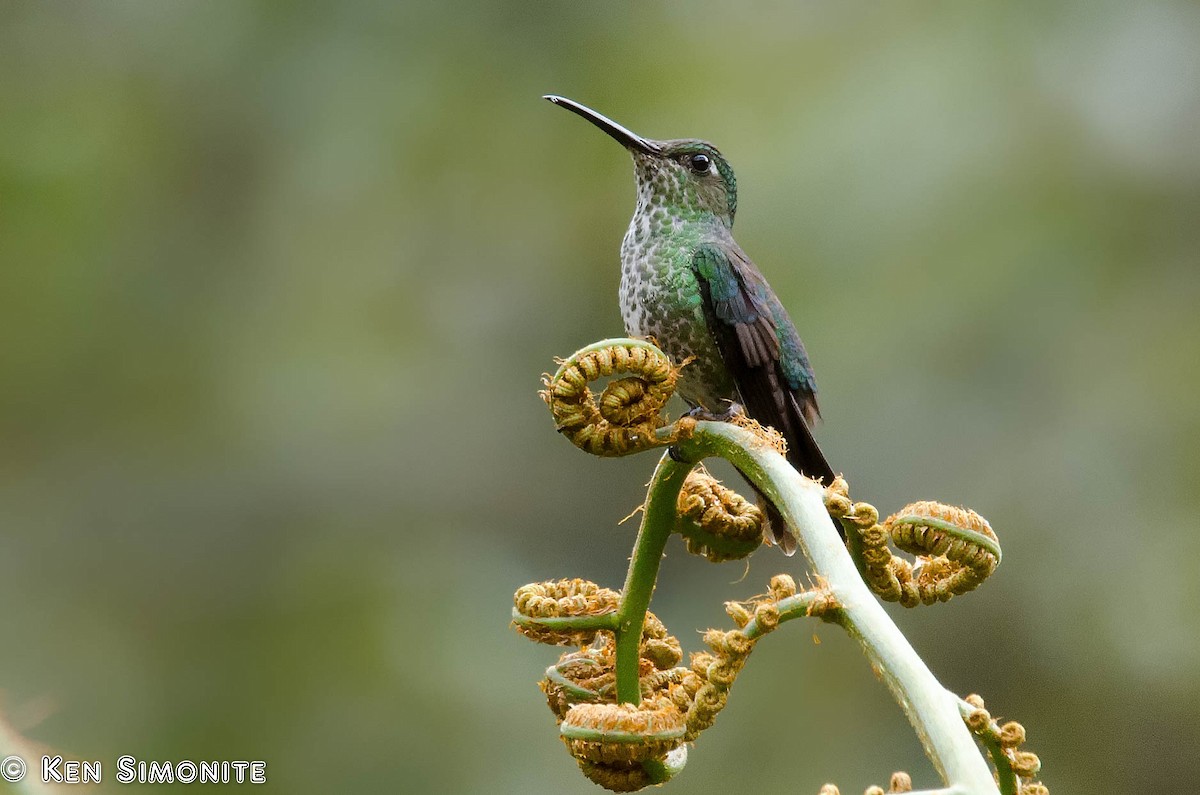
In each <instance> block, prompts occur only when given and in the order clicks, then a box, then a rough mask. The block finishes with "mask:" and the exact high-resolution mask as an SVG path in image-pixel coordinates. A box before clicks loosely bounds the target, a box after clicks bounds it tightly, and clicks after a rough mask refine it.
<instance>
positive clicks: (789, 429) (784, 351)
mask: <svg viewBox="0 0 1200 795" xmlns="http://www.w3.org/2000/svg"><path fill="white" fill-rule="evenodd" d="M692 267H693V269H694V270H695V272H696V277H697V281H698V282H699V283H700V291H701V294H702V296H703V298H704V310H705V315H706V318H707V320H708V327H709V330H710V331H711V333H712V335H713V338H714V339H715V340H716V343H717V348H718V349H719V350H720V352H721V356H722V358H723V359H724V361H725V366H726V368H727V369H728V371H729V374H730V375H731V376H732V377H733V379H734V382H735V383H736V384H737V388H738V392H739V393H740V394H741V397H742V402H743V404H744V405H745V408H746V413H747V414H749V415H750V416H751V417H753V418H754V419H756V420H758V421H759V422H761V423H763V424H764V425H770V426H772V427H773V428H775V429H776V430H778V431H779V432H780V433H782V434H783V436H784V438H785V439H787V443H788V461H790V462H791V464H792V466H794V467H796V469H798V470H800V472H801V473H803V474H804V475H807V476H808V477H810V478H822V479H824V481H825V482H826V483H832V482H833V478H834V474H833V469H832V468H831V467H830V466H829V462H828V461H826V460H825V455H824V454H823V453H822V452H821V448H820V447H818V446H817V442H816V439H814V438H813V435H812V432H811V430H810V428H809V426H810V424H811V423H813V422H815V421H816V419H817V418H818V417H819V416H820V411H819V409H818V407H817V388H816V380H815V379H814V378H813V373H812V367H811V366H810V365H809V363H808V355H807V354H806V353H805V351H804V344H803V343H802V342H801V341H800V335H799V334H797V333H796V327H795V326H794V325H793V324H792V320H791V318H790V317H788V314H787V311H786V310H785V309H784V308H783V305H782V304H781V303H780V302H779V299H778V298H776V297H775V295H774V293H772V292H771V289H770V287H768V286H767V282H766V280H765V279H764V278H763V276H762V274H761V273H759V271H758V269H757V268H756V267H754V263H752V262H751V261H750V258H749V257H747V256H746V254H745V253H744V252H743V251H742V250H741V248H740V247H739V246H738V245H737V243H735V242H733V241H732V240H729V241H722V242H715V243H706V244H704V245H702V246H700V248H698V249H697V250H696V253H695V255H694V256H693V258H692Z"/></svg>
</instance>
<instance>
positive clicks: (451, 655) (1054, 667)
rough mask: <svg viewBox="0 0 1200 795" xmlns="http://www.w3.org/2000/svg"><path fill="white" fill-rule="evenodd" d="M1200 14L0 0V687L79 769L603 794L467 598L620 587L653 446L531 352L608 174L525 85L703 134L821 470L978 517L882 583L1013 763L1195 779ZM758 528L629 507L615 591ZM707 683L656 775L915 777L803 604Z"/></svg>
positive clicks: (614, 195) (1128, 776)
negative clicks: (789, 332) (984, 543)
mask: <svg viewBox="0 0 1200 795" xmlns="http://www.w3.org/2000/svg"><path fill="white" fill-rule="evenodd" d="M1197 42H1200V6H1197V5H1196V4H1195V3H1192V2H1144V3H1128V2H1119V1H1118V0H1054V1H1053V2H1021V1H1020V0H1018V1H1017V2H1011V1H1010V2H982V3H971V4H947V3H933V2H899V3H890V4H874V3H860V2H844V0H836V1H835V0H827V1H824V2H806V3H784V2H762V3H751V4H738V5H736V6H735V5H733V4H721V3H713V2H700V3H689V4H684V3H678V2H674V3H673V2H643V3H637V4H632V3H628V4H627V3H507V4H506V3H492V4H481V3H460V4H449V3H445V4H433V3H430V4H424V3H402V4H378V5H376V4H353V3H343V4H325V5H309V4H290V3H289V4H280V3H250V2H205V3H200V2H187V3H183V2H172V3H151V2H141V3H53V4H44V3H8V4H5V5H4V7H3V9H2V10H0V313H2V317H3V323H2V326H0V328H2V329H3V334H2V335H0V638H3V642H2V644H0V648H2V652H0V714H2V715H3V719H4V721H5V722H6V724H7V725H8V727H9V728H10V729H11V731H13V732H16V733H18V734H19V735H20V736H22V737H24V738H25V740H26V741H28V742H29V743H35V744H38V745H39V746H42V747H47V748H52V749H56V750H57V751H59V752H62V753H65V754H67V755H68V756H69V757H71V758H82V759H93V758H95V759H101V760H104V761H105V765H106V769H105V772H106V775H107V776H108V777H109V782H111V780H112V779H111V775H112V772H113V761H114V760H115V758H116V756H117V755H119V754H122V753H130V754H134V755H136V756H138V757H139V758H142V759H186V758H190V759H209V758H218V759H221V758H227V759H247V758H249V759H263V760H266V761H267V762H268V768H267V771H268V777H269V780H270V785H269V786H270V787H271V788H272V789H276V790H278V791H281V792H289V793H329V792H396V791H400V792H414V793H418V792H420V793H424V792H514V793H515V792H522V793H525V792H530V793H534V792H536V793H541V792H546V793H550V792H555V793H563V792H579V793H591V792H598V791H599V790H598V789H596V788H595V787H594V785H592V784H590V783H588V782H587V781H585V780H584V779H583V778H582V776H580V775H579V774H578V772H577V770H576V768H575V765H574V762H573V761H572V760H571V759H570V758H569V756H568V755H567V754H566V752H565V751H564V749H563V748H562V747H561V744H560V743H559V741H558V739H557V738H556V732H555V729H554V723H553V720H552V717H551V715H550V713H549V711H548V710H547V709H546V708H545V705H544V703H543V701H542V698H541V695H540V693H539V692H538V690H537V688H536V686H535V682H536V680H537V679H538V678H539V676H540V674H541V671H542V670H543V669H544V668H545V666H546V665H547V664H549V663H550V662H551V661H552V660H553V659H555V657H556V655H557V652H556V651H555V650H552V649H548V648H545V647H537V646H534V645H533V644H530V643H528V642H527V641H525V640H523V639H521V638H520V637H518V636H517V635H516V634H514V633H513V632H511V631H510V630H509V629H508V627H507V623H508V618H509V610H510V607H511V594H512V592H513V590H514V589H515V588H516V587H518V586H519V585H521V584H523V583H525V582H528V581H532V580H539V579H547V578H553V577H558V576H582V577H587V578H590V579H594V580H597V581H599V582H601V583H604V584H607V585H611V586H619V584H620V583H621V581H622V577H623V573H624V565H625V561H626V557H627V555H628V552H629V549H630V546H631V543H632V539H633V533H634V532H635V527H634V525H633V523H629V524H626V525H623V526H617V524H616V523H617V521H618V520H619V519H620V518H621V517H623V516H624V515H625V514H627V513H628V512H629V511H630V510H631V509H632V508H633V507H634V506H635V505H636V504H638V502H640V500H641V496H642V485H643V484H644V483H645V482H646V480H647V479H648V477H649V474H650V472H651V470H652V468H653V465H654V458H655V457H654V456H653V455H651V454H648V455H644V456H640V457H635V458H632V459H625V460H620V461H602V460H599V459H594V458H589V457H588V456H586V455H584V454H582V453H580V452H578V451H577V450H575V449H574V448H573V447H571V446H570V445H569V444H568V443H566V442H565V441H564V440H563V439H561V438H559V437H558V436H557V435H556V434H555V433H554V431H553V427H552V425H551V422H550V419H549V416H548V414H547V412H546V410H545V407H544V406H543V405H542V404H541V402H540V401H538V400H537V398H536V397H535V394H534V393H535V390H536V389H537V388H538V386H539V384H538V376H539V374H540V373H542V372H543V371H545V370H547V369H551V368H552V367H553V363H552V358H553V357H554V356H556V355H567V354H569V353H571V352H572V351H573V350H575V349H576V348H578V347H580V346H582V345H584V344H587V343H590V342H592V341H594V340H597V339H600V338H603V337H607V336H614V335H619V334H620V333H621V331H622V329H621V324H620V319H619V316H618V312H617V308H616V287H617V281H618V258H617V249H618V246H619V243H620V239H621V236H622V234H623V232H624V229H625V225H626V223H627V221H628V216H629V215H630V213H631V211H632V207H633V179H632V173H631V172H632V169H631V167H630V165H629V163H628V158H627V156H626V155H625V154H624V153H623V152H622V151H621V150H620V149H619V147H617V146H616V145H615V144H613V142H612V141H611V140H609V139H607V138H606V137H605V136H603V135H602V134H600V133H599V132H598V131H597V130H595V129H593V128H591V127H590V126H588V125H586V124H585V123H583V122H582V121H581V120H579V119H577V118H574V117H572V116H570V115H569V114H567V113H564V112H563V111H562V110H559V109H555V108H553V107H552V106H550V105H549V104H547V103H545V102H543V101H541V100H540V99H539V96H540V95H541V94H543V93H545V92H557V93H561V94H564V95H566V96H569V97H572V98H575V99H578V100H580V101H583V102H586V103H588V104H591V105H593V106H594V107H596V108H598V109H599V110H601V111H603V112H605V113H608V114H610V115H612V116H613V117H614V118H616V119H617V120H619V121H621V122H623V123H625V124H627V125H628V126H630V127H632V128H633V129H635V130H638V131H639V132H642V133H644V134H646V135H650V136H655V137H675V136H700V137H704V138H707V139H710V140H712V141H715V142H717V143H718V144H719V145H720V146H721V148H722V150H723V151H724V152H725V154H726V155H727V156H728V157H729V158H730V160H731V162H732V163H733V165H734V167H735V168H736V169H737V174H738V177H739V184H740V186H741V193H740V203H739V220H738V226H737V229H736V232H737V236H738V239H739V241H740V242H741V243H742V245H743V246H744V247H745V248H746V249H747V251H748V252H749V253H750V255H751V256H752V257H754V259H755V260H756V261H757V262H758V263H759V264H760V266H761V267H762V269H763V270H764V271H765V272H766V274H767V275H768V277H769V278H770V280H771V282H772V284H773V285H774V287H775V288H776V289H777V291H778V292H779V293H780V294H781V296H782V297H783V299H784V303H785V304H786V305H787V306H788V307H789V309H790V310H791V312H792V315H793V317H794V318H795V320H796V323H797V326H798V327H799V329H800V331H801V333H802V334H803V336H804V338H805V340H806V342H807V344H808V347H809V351H810V353H811V356H812V360H813V364H814V366H815V368H816V372H817V375H818V379H819V381H820V385H821V389H822V393H821V395H822V406H823V408H824V414H825V420H826V422H825V424H824V426H823V427H822V428H821V429H820V430H819V436H820V438H821V440H822V443H823V445H824V447H825V449H826V451H827V453H828V455H829V457H830V458H831V460H832V461H833V462H834V464H835V466H836V467H838V468H841V469H843V470H845V471H846V473H847V474H848V476H849V479H850V481H851V483H852V485H853V489H854V493H855V494H856V495H857V496H858V497H859V498H861V499H867V500H869V501H871V502H873V503H875V504H876V505H877V506H879V508H880V510H881V511H882V512H884V513H888V512H890V511H893V510H896V509H897V508H899V507H900V506H901V505H903V504H904V503H905V502H907V501H909V500H911V499H918V498H939V499H942V500H945V501H949V502H954V503H960V504H966V505H970V506H972V507H974V508H976V509H978V510H979V511H980V512H982V513H983V514H984V515H986V516H987V517H988V518H989V519H990V520H991V522H992V524H993V526H994V527H996V529H997V530H998V532H999V533H1000V536H1001V539H1002V542H1003V544H1004V551H1005V558H1004V565H1003V566H1002V567H1001V568H1000V569H999V571H998V572H997V574H996V575H995V576H994V578H993V579H992V580H991V581H989V582H988V583H987V584H986V585H985V586H984V587H983V588H982V589H981V590H980V591H979V592H978V593H976V594H972V595H970V596H968V597H964V598H962V599H961V600H955V601H954V602H952V603H951V604H950V605H947V606H943V607H940V608H937V609H928V610H916V611H912V612H905V611H902V610H899V609H896V610H893V611H892V613H893V615H895V618H896V621H897V622H898V623H899V624H900V626H901V627H902V628H903V629H904V631H905V632H906V633H907V634H908V636H909V637H910V638H911V640H912V642H913V643H914V645H915V646H916V648H917V649H918V651H919V652H920V653H921V654H922V655H923V657H924V659H925V660H926V661H927V662H928V663H929V665H930V666H931V667H932V669H933V670H934V671H935V672H936V673H937V675H938V676H939V677H940V678H941V679H942V681H943V682H944V683H945V684H946V685H947V686H948V687H950V688H952V689H953V690H955V691H957V692H960V693H967V692H973V691H977V692H980V693H982V694H984V696H985V697H986V698H987V701H988V705H989V707H990V708H991V709H992V711H993V713H995V714H998V715H1000V716H1003V717H1005V718H1016V719H1019V720H1021V721H1022V722H1023V723H1024V724H1025V726H1026V728H1027V729H1028V732H1029V737H1030V747H1031V749H1032V750H1034V751H1036V752H1038V753H1039V754H1040V755H1041V756H1042V759H1043V764H1044V776H1043V779H1044V781H1045V782H1046V783H1047V784H1048V785H1049V786H1050V787H1051V790H1052V791H1053V792H1055V793H1058V794H1059V795H1066V793H1085V792H1087V793H1093V792H1104V793H1135V792H1137V793H1144V792H1166V791H1183V790H1185V789H1187V788H1189V787H1191V786H1194V785H1195V782H1196V781H1198V780H1200V755H1198V754H1197V753H1196V749H1197V747H1200V634H1198V630H1200V585H1198V584H1197V569H1198V567H1197V560H1198V559H1200V533H1197V521H1196V512H1197V510H1198V509H1200V460H1198V457H1197V453H1196V451H1197V449H1198V447H1200V411H1197V408H1196V404H1195V396H1196V394H1197V392H1198V390H1200V315H1198V313H1197V303H1198V301H1200V257H1198V252H1200V48H1198V47H1197ZM802 565H803V564H802V561H800V560H798V559H784V558H783V557H782V556H780V555H778V554H777V553H775V552H773V551H770V550H764V551H762V552H760V553H759V554H757V555H756V556H755V557H754V559H753V561H752V563H751V565H750V567H749V572H748V573H746V572H745V570H744V567H743V566H742V565H741V564H736V563H735V564H725V565H724V566H712V565H710V564H707V563H706V562H704V561H702V560H698V559H692V558H690V557H689V556H687V555H685V554H684V553H683V551H682V546H681V545H679V544H678V543H677V542H672V545H671V546H670V547H669V549H668V557H667V560H666V562H665V565H664V568H663V576H662V580H661V581H660V585H659V590H658V594H657V598H656V600H655V603H654V610H655V611H656V612H657V613H658V615H659V616H661V617H662V618H663V619H664V620H665V621H666V622H667V624H668V626H669V627H670V628H671V629H672V631H673V632H675V633H676V634H677V635H679V636H680V638H681V640H682V641H683V643H684V646H685V648H688V649H691V650H695V649H697V648H698V647H699V646H700V642H699V636H698V634H697V630H700V629H702V628H704V627H707V626H710V625H720V626H724V625H726V624H727V623H728V621H727V619H726V618H725V617H724V615H723V613H722V610H721V602H722V601H723V600H725V599H729V598H742V597H746V596H749V595H751V594H754V593H757V592H760V591H761V590H763V588H764V586H765V583H766V580H767V579H768V578H769V577H770V575H772V574H774V573H776V572H778V571H789V572H792V573H793V574H797V575H799V574H800V573H801V572H802V570H803V569H802ZM744 573H746V576H745V578H744V579H742V577H743V574H744ZM814 636H815V637H816V638H819V640H820V641H821V643H820V645H816V644H814ZM734 696H735V697H734V698H733V699H732V700H731V703H730V706H729V708H728V709H727V710H726V711H725V712H724V713H723V714H722V716H721V718H720V719H719V721H718V723H717V725H716V726H715V727H714V728H713V729H711V730H710V731H708V732H707V733H706V734H705V735H704V737H703V738H701V740H700V743H699V744H698V746H697V747H696V748H695V749H693V753H692V755H691V761H690V763H689V765H688V768H687V770H686V771H685V772H684V773H683V774H682V775H681V777H680V778H678V779H677V780H675V781H674V782H672V783H671V784H669V785H668V787H669V790H670V791H674V792H688V793H718V792H727V791H732V790H735V789H736V790H737V791H744V792H776V791H785V790H786V791H789V792H793V791H794V792H809V793H813V792H816V791H817V789H818V788H819V786H820V785H821V784H822V783H823V782H825V781H830V780H832V781H836V782H837V783H839V784H840V785H841V786H842V788H843V792H855V791H858V792H861V791H862V789H863V788H864V787H865V786H867V785H868V784H870V783H876V782H883V781H886V779H887V775H888V774H889V773H890V771H892V770H894V769H897V768H903V769H907V770H910V771H911V772H913V773H914V776H915V778H916V780H917V783H918V784H919V785H921V784H924V785H932V784H933V783H934V778H933V773H932V770H931V768H930V766H929V764H928V763H927V762H926V761H925V760H924V758H923V756H922V755H921V751H920V748H919V745H918V743H917V740H916V739H915V737H914V735H913V733H912V731H911V730H910V729H909V727H908V726H907V724H906V723H905V721H904V719H903V717H902V715H901V713H900V712H899V710H898V709H897V708H896V707H895V705H894V704H893V703H892V702H891V700H890V698H889V697H888V695H887V693H886V692H885V690H884V689H883V687H882V686H881V685H880V684H878V683H877V682H876V680H875V679H874V677H873V676H872V675H871V673H870V671H869V669H868V667H867V665H866V664H865V662H864V660H863V659H862V657H861V656H860V654H859V653H858V651H857V650H856V648H855V647H854V646H853V645H852V644H851V643H850V642H849V641H848V640H846V639H845V638H844V637H843V636H842V635H841V633H840V632H839V631H838V630H836V629H835V628H832V627H828V626H824V625H815V624H814V625H809V626H791V627H789V628H788V631H786V632H782V633H780V634H779V635H778V636H774V637H772V638H771V640H770V641H769V642H767V643H764V644H763V646H762V648H761V649H760V650H759V651H758V652H757V653H756V654H755V656H754V658H753V659H752V661H751V663H750V665H749V667H748V669H747V671H746V673H745V674H744V675H743V677H742V678H741V679H740V680H739V683H738V686H737V688H736V690H735V691H734ZM105 789H117V790H120V789H122V788H121V787H120V786H118V785H114V784H111V783H106V785H105ZM146 789H149V788H146Z"/></svg>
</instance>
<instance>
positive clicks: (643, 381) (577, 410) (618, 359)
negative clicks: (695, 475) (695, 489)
mask: <svg viewBox="0 0 1200 795" xmlns="http://www.w3.org/2000/svg"><path fill="white" fill-rule="evenodd" d="M618 375H624V376H627V377H623V378H618V379H617V380H615V381H612V382H611V383H609V384H608V386H607V387H606V388H605V389H604V391H603V392H602V393H601V395H600V398H599V400H598V401H597V399H596V397H595V396H594V395H593V394H592V391H591V390H590V389H589V388H588V384H589V383H591V382H594V381H598V380H600V379H601V378H608V377H612V376H618ZM678 377H679V368H678V367H676V366H675V365H673V364H672V363H671V360H670V359H669V358H668V357H667V356H666V354H664V353H663V352H662V351H659V350H658V349H657V348H649V347H646V346H644V345H621V344H613V345H609V346H607V347H604V348H600V349H597V350H592V351H588V352H586V353H580V354H576V355H575V356H573V357H571V358H570V359H568V360H567V361H566V362H564V364H563V367H562V368H561V369H560V371H559V372H558V374H557V375H555V376H547V377H545V378H544V379H543V383H545V385H546V389H544V390H542V391H541V392H540V393H539V394H540V395H541V397H542V399H543V400H545V401H546V403H547V404H548V405H549V406H550V411H551V413H552V414H553V416H554V421H555V424H556V426H557V427H558V430H559V432H560V433H562V434H563V435H564V436H566V437H567V438H568V439H570V440H571V442H572V443H573V444H575V445H576V446H577V447H580V448H581V449H583V450H585V451H587V452H589V453H592V454H593V455H599V456H620V455H627V454H629V453H636V452H640V451H642V450H647V449H649V448H651V447H656V446H659V445H661V444H662V442H661V441H660V440H658V439H657V438H656V437H655V431H656V430H657V429H658V428H661V427H662V426H663V425H665V424H666V420H664V419H663V418H662V416H660V414H659V412H661V410H662V408H663V406H665V405H666V403H667V400H668V399H670V397H671V395H672V394H674V392H675V385H676V382H677V380H678ZM691 427H694V425H693V426H691Z"/></svg>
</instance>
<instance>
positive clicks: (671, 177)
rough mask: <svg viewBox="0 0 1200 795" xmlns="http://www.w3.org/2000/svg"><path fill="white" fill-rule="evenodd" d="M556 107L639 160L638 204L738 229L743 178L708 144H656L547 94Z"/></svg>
mask: <svg viewBox="0 0 1200 795" xmlns="http://www.w3.org/2000/svg"><path fill="white" fill-rule="evenodd" d="M545 98H546V99H548V100H550V101H551V102H553V103H554V104H555V105H558V106H560V107H563V108H566V109H567V110H569V111H571V112H572V113H575V114H578V115H580V116H582V117H583V118H585V119H587V120H588V121H590V122H591V123H592V124H594V125H596V126H597V127H599V128H600V129H601V130H603V131H604V132H606V133H608V134H609V135H610V136H612V137H613V138H614V139H615V140H616V141H617V142H618V143H619V144H621V145H622V146H624V147H625V148H626V149H627V150H629V153H630V154H631V155H632V156H633V163H634V169H635V171H636V174H637V181H638V201H639V203H644V204H645V205H646V206H647V207H655V208H658V207H662V208H665V209H666V210H667V212H670V213H674V214H677V215H681V216H684V217H695V218H702V217H708V216H712V217H715V218H717V219H719V220H720V221H722V222H723V223H724V224H725V226H727V227H728V226H733V216H734V213H735V212H737V179H736V178H735V177H734V175H733V169H732V168H731V167H730V165H729V162H728V161H727V160H726V159H725V157H724V156H723V155H722V154H721V153H720V152H719V151H718V150H717V148H716V147H715V146H713V145H712V144H710V143H708V142H707V141H701V140H698V139H696V138H680V139H676V140H672V141H655V140H652V139H650V138H644V137H642V136H640V135H638V134H637V133H635V132H632V131H631V130H628V129H626V128H625V127H622V126H621V125H620V124H617V123H616V122H615V121H613V120H612V119H609V118H608V117H607V116H603V115H601V114H599V113H597V112H596V111H594V110H592V109H591V108H589V107H587V106H585V105H580V104H579V103H578V102H575V101H574V100H570V99H566V98H565V97H559V96H555V95H553V94H547V95H546V97H545Z"/></svg>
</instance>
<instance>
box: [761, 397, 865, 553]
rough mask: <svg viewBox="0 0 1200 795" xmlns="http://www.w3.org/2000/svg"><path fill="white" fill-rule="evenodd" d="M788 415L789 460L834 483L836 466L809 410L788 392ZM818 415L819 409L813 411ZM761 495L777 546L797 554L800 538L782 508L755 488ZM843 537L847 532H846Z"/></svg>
mask: <svg viewBox="0 0 1200 795" xmlns="http://www.w3.org/2000/svg"><path fill="white" fill-rule="evenodd" d="M787 397H788V404H789V405H788V414H789V416H788V417H787V420H788V421H787V422H785V423H782V424H783V425H784V427H783V428H778V429H777V430H779V431H780V432H781V433H782V434H783V436H784V438H785V439H786V440H787V460H788V463H789V464H791V465H792V466H793V467H795V468H796V470H797V471H798V472H799V473H800V474H801V475H804V476H805V477H809V478H812V479H813V480H819V481H821V482H822V483H824V484H825V485H826V486H828V485H829V484H831V483H833V481H834V478H835V477H836V475H835V474H834V471H833V467H831V466H830V465H829V461H828V460H826V458H825V453H823V452H821V447H820V445H818V444H817V440H816V438H814V437H813V435H812V429H811V428H810V427H809V422H811V421H812V419H815V416H813V417H812V418H811V419H810V417H809V416H808V415H807V414H806V412H805V411H804V410H803V409H801V408H800V405H799V403H798V402H797V401H796V398H795V397H794V396H793V395H788V396H787ZM809 413H811V414H814V415H815V411H813V412H809ZM755 493H756V494H757V495H758V507H759V508H761V509H763V511H764V513H765V514H766V517H767V523H768V524H767V529H768V531H769V532H770V534H771V538H772V539H774V541H775V545H776V546H778V547H779V549H780V550H782V551H783V554H785V555H789V556H790V555H794V554H795V553H796V537H795V535H794V533H793V532H792V529H791V528H790V527H789V526H788V523H787V522H786V521H785V520H784V518H783V515H782V514H781V513H780V512H779V509H778V508H776V507H775V505H774V503H772V502H771V501H770V500H769V499H768V498H767V497H766V495H764V494H763V493H762V492H761V491H758V490H757V489H755ZM838 532H842V529H841V527H838ZM842 536H843V538H844V537H845V533H844V532H842Z"/></svg>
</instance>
